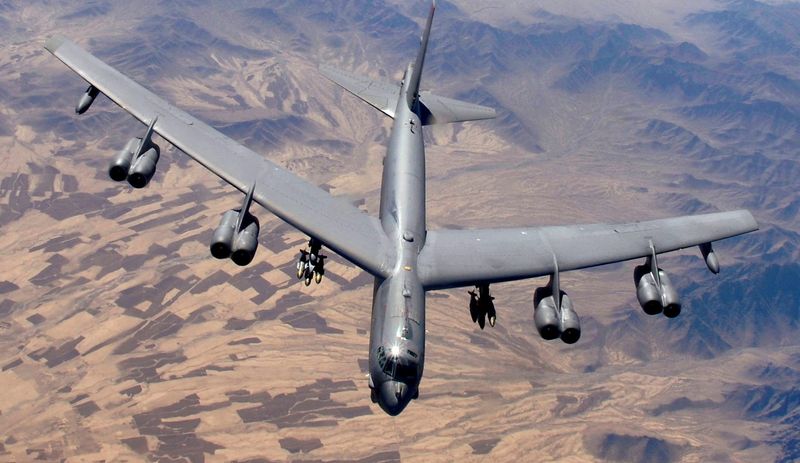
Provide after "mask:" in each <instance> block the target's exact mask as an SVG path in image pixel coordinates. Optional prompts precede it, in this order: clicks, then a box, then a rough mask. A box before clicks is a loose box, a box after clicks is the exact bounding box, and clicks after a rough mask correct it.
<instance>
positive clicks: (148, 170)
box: [128, 143, 161, 188]
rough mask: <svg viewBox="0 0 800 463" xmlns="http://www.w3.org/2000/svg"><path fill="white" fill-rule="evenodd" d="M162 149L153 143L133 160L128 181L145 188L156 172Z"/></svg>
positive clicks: (133, 185) (132, 184)
mask: <svg viewBox="0 0 800 463" xmlns="http://www.w3.org/2000/svg"><path fill="white" fill-rule="evenodd" d="M160 153H161V150H160V149H159V147H158V145H156V144H155V143H151V145H150V148H149V149H148V150H147V151H145V152H144V153H143V154H142V155H141V156H139V157H138V158H136V160H135V161H133V165H132V166H131V170H130V172H129V173H128V183H130V185H131V186H132V187H134V188H144V187H145V186H147V184H148V183H150V179H152V178H153V175H155V173H156V164H157V163H158V158H159V157H160Z"/></svg>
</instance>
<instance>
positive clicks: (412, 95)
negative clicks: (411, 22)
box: [406, 0, 436, 107]
mask: <svg viewBox="0 0 800 463" xmlns="http://www.w3.org/2000/svg"><path fill="white" fill-rule="evenodd" d="M435 12H436V0H433V3H432V4H431V11H430V13H428V22H427V23H426V24H425V30H424V31H423V32H422V40H421V43H420V46H419V52H418V53H417V59H416V61H414V67H413V68H412V70H411V76H410V77H409V78H408V83H407V86H406V88H407V89H408V90H407V93H406V98H407V99H408V106H409V107H411V106H413V105H414V100H415V99H416V98H417V97H418V96H419V81H420V77H421V76H422V67H423V66H424V65H425V53H426V52H427V51H428V38H429V37H430V36H431V25H433V13H435Z"/></svg>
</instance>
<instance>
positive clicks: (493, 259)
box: [418, 210, 758, 289]
mask: <svg viewBox="0 0 800 463" xmlns="http://www.w3.org/2000/svg"><path fill="white" fill-rule="evenodd" d="M757 229H758V224H756V221H755V219H753V216H752V215H751V214H750V212H748V211H745V210H741V211H733V212H720V213H714V214H703V215H694V216H684V217H674V218H670V219H661V220H651V221H649V222H635V223H628V224H620V225H610V224H593V225H569V226H557V227H540V228H505V229H484V230H434V231H429V232H428V234H427V236H426V238H425V246H424V247H423V248H422V252H421V253H420V256H419V261H418V266H419V275H420V281H421V282H422V284H423V286H425V288H426V289H446V288H456V287H461V286H472V285H476V284H478V283H499V282H503V281H513V280H521V279H525V278H535V277H540V276H545V275H550V274H552V273H553V272H554V271H555V269H556V262H557V263H558V270H559V271H567V270H577V269H582V268H588V267H594V266H597V265H604V264H611V263H614V262H621V261H624V260H630V259H636V258H640V257H647V256H649V255H650V254H651V249H650V243H652V244H653V247H654V248H655V251H656V252H657V253H658V254H661V253H664V252H669V251H675V250H677V249H682V248H686V247H689V246H696V245H700V244H705V243H710V242H712V241H716V240H720V239H723V238H729V237H731V236H736V235H741V234H743V233H748V232H751V231H754V230H757Z"/></svg>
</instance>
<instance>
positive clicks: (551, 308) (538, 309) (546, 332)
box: [533, 286, 561, 341]
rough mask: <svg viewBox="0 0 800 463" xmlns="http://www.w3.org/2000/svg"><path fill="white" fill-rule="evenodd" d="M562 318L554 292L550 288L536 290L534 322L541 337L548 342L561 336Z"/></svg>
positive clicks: (534, 296) (534, 294) (534, 295)
mask: <svg viewBox="0 0 800 463" xmlns="http://www.w3.org/2000/svg"><path fill="white" fill-rule="evenodd" d="M560 318H561V317H560V316H559V313H558V310H557V309H556V303H555V299H554V298H553V290H552V289H551V288H550V287H548V286H545V287H542V288H536V291H535V292H534V293H533V322H534V324H535V325H536V330H537V331H539V336H541V337H542V339H545V340H547V341H549V340H551V339H555V338H557V337H559V336H561V320H560Z"/></svg>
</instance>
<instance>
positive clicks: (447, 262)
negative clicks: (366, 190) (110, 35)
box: [45, 2, 758, 415]
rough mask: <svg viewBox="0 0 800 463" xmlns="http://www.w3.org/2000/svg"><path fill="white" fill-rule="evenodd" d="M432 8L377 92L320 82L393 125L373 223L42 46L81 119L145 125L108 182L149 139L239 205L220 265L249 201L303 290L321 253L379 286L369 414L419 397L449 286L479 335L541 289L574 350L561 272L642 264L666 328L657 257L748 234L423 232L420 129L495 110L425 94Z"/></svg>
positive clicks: (134, 164) (234, 250)
mask: <svg viewBox="0 0 800 463" xmlns="http://www.w3.org/2000/svg"><path fill="white" fill-rule="evenodd" d="M435 9H436V4H435V2H434V3H433V4H432V5H431V9H430V13H429V15H428V18H427V22H426V24H425V28H424V30H423V34H422V38H421V44H420V48H419V51H418V53H417V56H416V59H415V60H414V61H413V62H411V63H409V65H408V67H407V68H406V70H405V74H404V75H403V79H402V81H401V82H400V83H399V84H388V83H381V82H375V81H373V80H370V79H368V78H364V77H360V76H356V75H352V74H350V73H347V72H343V71H339V70H336V69H333V68H330V67H327V66H322V67H321V68H320V71H321V72H322V73H323V74H324V75H325V76H326V77H328V78H329V79H331V80H332V81H333V82H335V83H336V84H338V85H340V86H341V87H343V88H345V89H346V90H348V91H349V92H350V93H352V94H353V95H355V96H357V97H359V98H361V99H362V100H364V101H365V102H367V103H368V104H370V105H371V106H373V107H375V108H376V109H378V110H380V111H381V112H383V113H384V114H386V115H387V116H389V117H390V118H392V119H393V120H394V121H393V123H392V134H391V138H390V140H389V146H388V149H387V153H386V157H385V159H384V168H383V179H382V186H381V201H380V213H379V217H377V218H376V217H372V216H370V215H368V214H366V213H364V212H362V211H360V210H359V209H357V208H356V207H355V206H353V205H351V204H349V203H347V202H344V201H342V200H340V199H336V198H334V197H333V196H331V195H330V194H328V193H327V192H326V191H323V190H322V189H320V188H318V187H316V186H314V185H311V184H309V183H307V182H306V181H304V180H302V179H301V178H299V177H297V176H295V175H294V174H292V173H291V172H289V171H288V170H286V169H284V168H282V167H280V166H278V165H276V164H274V163H272V162H270V161H268V160H267V159H265V158H263V157H262V156H260V155H259V154H256V153H254V152H253V151H250V150H249V149H247V148H245V147H243V146H242V145H240V144H238V143H237V142H235V141H234V140H231V139H229V138H228V137H226V136H225V135H223V134H221V133H219V132H218V131H216V130H214V129H213V128H211V127H209V126H208V125H206V124H205V123H203V122H201V121H200V120H198V119H196V118H194V117H193V116H191V115H189V114H187V113H186V112H184V111H182V110H180V109H178V108H176V107H175V106H173V105H171V104H169V103H167V102H166V101H164V100H162V99H161V98H159V97H157V96H156V95H154V94H153V93H151V92H150V91H148V90H147V89H145V88H144V87H142V86H140V85H139V84H137V83H135V82H134V81H132V80H131V79H129V78H128V77H126V76H125V75H123V74H121V73H120V72H119V71H117V70H115V69H113V68H111V67H110V66H108V65H107V64H105V63H103V62H102V61H100V60H99V59H97V58H96V57H94V56H92V55H91V54H89V53H88V52H86V51H84V50H83V49H81V48H80V47H79V46H78V45H76V44H75V43H73V42H71V41H69V40H68V39H66V38H63V37H58V36H56V37H52V38H50V39H49V40H47V43H46V45H45V48H46V49H47V50H49V51H50V52H51V53H52V54H53V55H55V56H56V57H57V58H58V59H60V60H61V61H63V62H64V63H65V64H66V65H67V66H69V67H70V68H72V70H73V71H75V72H76V73H78V74H79V75H80V76H81V77H82V78H83V79H85V80H86V81H87V82H88V83H89V88H88V89H87V90H86V93H85V94H84V95H83V96H82V97H81V98H80V101H79V103H78V105H77V107H76V108H75V110H76V112H77V113H79V114H81V113H84V112H85V111H86V110H87V109H88V108H89V107H90V106H91V104H92V102H93V101H94V100H95V98H96V97H97V96H98V95H99V94H100V93H103V94H104V95H106V96H107V97H108V98H110V99H111V100H112V101H114V102H115V103H116V104H117V105H119V106H120V107H121V108H122V109H124V110H125V111H127V112H129V113H130V114H131V115H133V116H134V117H135V118H136V119H138V120H139V121H141V122H142V123H144V124H145V125H146V126H147V129H146V131H145V132H144V135H143V136H142V137H141V138H138V137H137V138H132V139H131V140H130V141H129V142H128V143H127V144H126V145H125V146H124V148H123V149H122V151H121V152H120V153H119V154H117V155H116V156H115V157H114V158H113V159H112V161H111V165H110V167H109V175H110V177H111V178H112V179H113V180H115V181H123V180H127V182H128V183H129V184H130V185H131V186H132V187H134V188H143V187H145V186H146V185H147V184H148V183H149V181H150V180H151V179H152V178H153V174H154V173H155V170H156V165H157V163H158V159H159V155H160V149H159V147H158V145H156V144H155V143H154V142H153V140H152V136H153V134H159V135H160V136H161V137H162V138H163V139H165V140H167V141H168V142H169V143H171V144H172V145H174V146H175V147H177V148H178V149H180V150H181V151H183V152H184V153H186V154H187V155H189V156H190V157H192V158H193V159H194V160H196V161H197V162H199V163H200V164H202V165H203V166H205V167H206V168H207V169H209V170H210V171H211V172H213V173H214V174H216V175H217V176H219V177H220V178H222V179H223V180H225V181H226V182H227V183H229V184H230V185H232V186H233V187H234V188H236V189H238V190H240V191H241V192H242V193H244V194H245V195H244V200H243V202H242V206H241V208H239V209H235V210H230V211H227V212H225V213H224V214H223V216H222V220H221V222H220V224H219V227H218V228H217V229H216V230H215V232H214V235H213V238H212V242H211V244H210V250H211V254H212V255H213V256H214V257H216V258H218V259H227V258H230V259H232V260H233V262H235V263H236V264H238V265H247V264H248V263H250V262H251V261H252V260H253V257H254V255H255V252H256V248H257V246H258V234H259V222H258V220H257V219H256V218H255V217H254V216H253V215H252V214H251V213H250V212H249V209H250V206H251V203H253V202H256V203H258V204H260V205H261V206H262V207H264V208H265V209H266V210H267V211H269V212H271V213H272V214H274V215H276V216H277V217H279V218H281V219H282V220H284V221H286V222H287V223H289V224H290V225H292V226H294V227H295V228H297V229H298V230H300V231H301V232H303V233H305V234H307V235H308V236H309V237H310V241H309V247H308V249H304V250H303V251H302V252H301V254H300V256H299V259H298V262H297V276H298V278H300V279H303V280H304V281H305V284H306V285H308V284H310V283H311V280H312V279H314V280H316V281H317V282H319V281H320V280H321V279H322V275H323V274H324V262H325V261H324V257H325V256H323V255H322V254H321V252H322V248H323V247H327V248H328V249H330V250H332V251H334V252H336V253H338V254H339V255H340V256H342V257H344V258H345V259H347V260H348V261H350V262H352V263H353V264H355V265H356V266H358V267H360V268H361V269H363V270H364V271H366V272H369V273H370V274H371V275H373V276H374V278H375V280H374V281H375V283H374V288H373V302H372V322H371V330H370V343H369V387H370V389H371V398H372V401H373V403H375V402H377V403H378V404H379V406H380V407H381V408H382V409H383V410H384V411H385V412H386V413H388V414H390V415H397V414H399V413H400V412H401V411H403V409H404V408H405V407H406V406H407V405H408V404H409V402H410V401H411V400H413V399H415V398H417V397H418V395H419V384H420V380H421V379H422V371H423V365H424V361H425V297H426V293H427V292H429V291H433V290H441V289H447V288H457V287H473V286H474V287H475V290H474V291H470V293H469V294H470V303H469V310H470V314H471V317H472V320H473V322H477V323H478V324H479V325H480V327H481V329H483V328H484V325H485V323H486V321H487V319H488V322H489V324H490V325H491V326H494V324H495V322H496V312H495V308H494V303H493V299H494V298H493V296H492V295H491V294H490V291H489V286H490V285H491V284H493V283H500V282H506V281H512V280H520V279H526V278H535V277H541V276H548V275H549V277H550V279H549V282H548V283H547V285H546V286H544V287H541V288H538V289H537V290H536V291H535V293H534V312H533V313H534V316H533V317H534V324H535V326H536V328H537V330H538V332H539V334H540V335H541V337H542V338H544V339H546V340H553V339H561V340H562V341H563V342H565V343H574V342H576V341H577V340H578V338H579V337H580V333H581V329H580V321H579V318H578V315H577V313H576V311H575V309H574V306H573V303H572V301H571V300H570V298H569V296H568V295H567V293H566V292H565V291H563V290H562V289H561V287H560V285H559V274H560V272H565V271H569V270H576V269H583V268H588V267H593V266H598V265H603V264H609V263H613V262H620V261H626V260H630V259H636V258H644V259H645V262H644V264H642V265H640V266H637V267H636V269H635V271H634V280H635V285H636V294H637V297H638V300H639V303H640V304H641V306H642V308H643V309H644V311H645V312H646V313H648V314H653V315H655V314H659V313H663V314H664V315H665V316H667V317H670V318H672V317H675V316H677V315H678V314H679V313H680V310H681V304H680V300H679V298H678V294H677V292H676V291H675V288H674V286H673V285H672V283H671V282H670V279H669V277H668V276H667V274H666V273H665V272H664V271H663V270H662V269H661V268H660V267H659V265H658V255H659V254H661V253H665V252H669V251H674V250H677V249H682V248H686V247H689V246H699V250H700V253H701V254H702V256H703V259H704V260H705V263H706V265H707V266H708V268H709V270H711V271H712V272H714V273H717V272H718V271H719V263H718V260H717V257H716V255H715V254H714V251H713V249H712V247H711V243H712V242H713V241H717V240H720V239H723V238H727V237H731V236H735V235H739V234H743V233H747V232H751V231H754V230H757V228H758V225H757V224H756V222H755V220H754V219H753V216H752V215H751V214H750V213H749V212H748V211H745V210H740V211H733V212H722V213H714V214H704V215H694V216H685V217H677V218H669V219H661V220H652V221H648V222H636V223H627V224H620V225H608V224H593V225H572V226H553V227H538V228H534V227H531V228H497V229H483V230H429V229H428V228H427V226H426V216H425V148H424V144H423V137H422V130H423V127H425V126H427V125H431V124H444V123H450V122H460V121H471V120H479V119H490V118H493V117H494V116H495V112H494V110H493V109H490V108H486V107H483V106H478V105H473V104H469V103H465V102H461V101H456V100H453V99H449V98H445V97H442V96H439V95H436V94H434V93H430V92H428V91H421V90H420V77H421V75H422V69H423V65H424V63H425V54H426V51H427V47H428V39H429V37H430V33H431V24H432V22H433V15H434V11H435Z"/></svg>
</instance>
